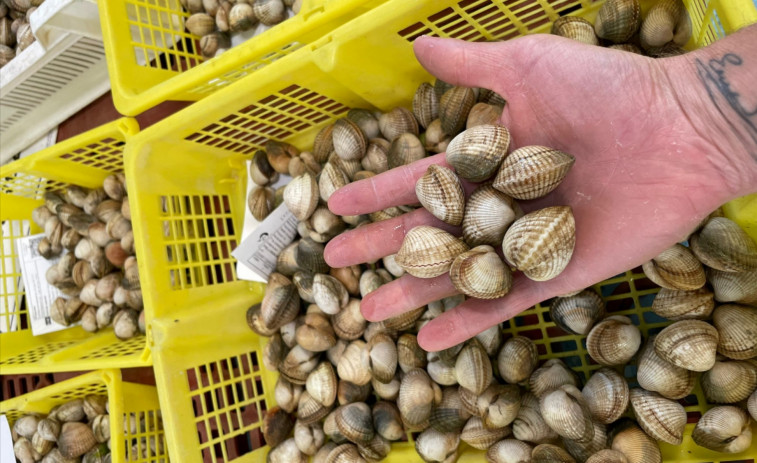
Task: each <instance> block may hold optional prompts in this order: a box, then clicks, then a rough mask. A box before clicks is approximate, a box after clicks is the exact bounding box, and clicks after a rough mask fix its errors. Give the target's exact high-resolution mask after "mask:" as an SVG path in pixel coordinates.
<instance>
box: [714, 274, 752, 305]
mask: <svg viewBox="0 0 757 463" xmlns="http://www.w3.org/2000/svg"><path fill="white" fill-rule="evenodd" d="M707 279H708V280H709V281H710V284H711V285H712V290H713V291H714V292H715V300H716V301H718V302H736V303H739V304H750V305H755V304H757V269H755V270H749V271H746V272H721V271H720V270H715V269H707Z"/></svg>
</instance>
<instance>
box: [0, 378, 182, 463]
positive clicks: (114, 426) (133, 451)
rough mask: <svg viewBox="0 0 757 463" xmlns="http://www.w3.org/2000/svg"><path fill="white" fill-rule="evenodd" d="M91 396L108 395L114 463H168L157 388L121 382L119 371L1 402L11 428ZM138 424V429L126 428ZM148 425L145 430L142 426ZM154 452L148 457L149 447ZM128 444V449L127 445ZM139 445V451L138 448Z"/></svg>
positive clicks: (1, 409) (1, 410)
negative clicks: (19, 421)
mask: <svg viewBox="0 0 757 463" xmlns="http://www.w3.org/2000/svg"><path fill="white" fill-rule="evenodd" d="M88 395H107V396H108V410H109V415H110V435H111V441H110V444H111V452H112V461H113V462H114V463H123V462H127V461H128V462H130V463H167V462H168V454H167V447H166V445H165V433H164V432H163V422H162V418H161V413H160V404H159V402H158V394H157V390H156V389H155V387H153V386H145V385H142V384H133V383H127V382H122V381H121V372H120V371H119V370H112V369H111V370H100V371H94V372H92V373H87V374H85V375H81V376H77V377H75V378H72V379H69V380H67V381H63V382H60V383H57V384H53V385H51V386H48V387H45V388H42V389H39V390H37V391H34V392H30V393H28V394H24V395H22V396H19V397H16V398H13V399H10V400H6V401H3V402H0V414H4V415H6V416H7V417H8V422H9V423H10V425H11V426H13V423H14V422H15V421H16V420H17V419H19V418H20V417H22V416H24V415H25V414H27V413H39V414H41V415H47V414H48V413H49V412H50V410H51V409H52V408H53V407H55V406H56V405H60V404H63V403H66V402H69V401H71V400H74V399H79V398H84V397H86V396H88ZM127 420H128V421H129V422H130V421H132V420H135V422H136V423H137V426H136V429H135V430H134V431H132V429H131V427H128V428H126V427H125V426H124V425H125V423H126V422H127ZM141 422H144V427H142V426H140V423H141ZM152 442H154V443H155V445H152V446H151V447H154V450H153V449H152V448H151V449H150V450H151V451H152V452H151V453H145V451H146V450H148V449H147V448H146V445H145V443H147V445H150V443H152ZM127 443H128V445H127ZM135 445H136V447H134V446H135Z"/></svg>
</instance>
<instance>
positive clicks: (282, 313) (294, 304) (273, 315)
mask: <svg viewBox="0 0 757 463" xmlns="http://www.w3.org/2000/svg"><path fill="white" fill-rule="evenodd" d="M281 278H283V279H285V280H286V281H285V282H284V284H282V285H280V286H278V287H276V288H273V289H270V288H268V289H267V290H266V292H265V295H264V296H263V301H262V302H261V305H260V314H261V316H262V319H263V324H264V325H265V326H266V327H268V328H269V329H278V328H280V327H281V326H283V325H286V324H287V323H289V322H291V321H292V320H294V319H295V318H297V312H298V311H299V310H300V297H299V295H298V294H297V288H296V287H295V286H294V284H292V282H291V281H290V280H289V279H288V278H286V277H284V276H283V275H282V276H281Z"/></svg>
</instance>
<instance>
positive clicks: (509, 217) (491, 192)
mask: <svg viewBox="0 0 757 463" xmlns="http://www.w3.org/2000/svg"><path fill="white" fill-rule="evenodd" d="M522 215H523V211H521V210H520V206H518V204H517V203H516V202H515V201H513V199H512V198H510V197H509V196H507V195H506V194H504V193H502V192H501V191H498V190H495V189H494V187H492V186H491V185H481V186H479V187H478V188H476V190H474V191H473V193H472V194H471V195H470V197H469V198H468V201H467V203H466V204H465V214H464V217H463V239H464V240H465V242H466V243H467V244H468V245H469V246H478V245H481V244H488V245H489V246H499V245H501V244H502V239H503V238H504V237H505V232H506V231H507V227H509V226H510V224H511V223H513V221H514V220H515V219H517V218H520V217H521V216H522Z"/></svg>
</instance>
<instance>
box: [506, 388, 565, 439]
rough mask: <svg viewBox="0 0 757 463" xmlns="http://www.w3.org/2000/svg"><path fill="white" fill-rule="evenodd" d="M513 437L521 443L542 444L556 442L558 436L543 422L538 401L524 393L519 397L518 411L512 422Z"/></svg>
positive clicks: (529, 394)
mask: <svg viewBox="0 0 757 463" xmlns="http://www.w3.org/2000/svg"><path fill="white" fill-rule="evenodd" d="M512 427H513V436H514V437H515V438H516V439H520V440H522V441H528V442H533V443H535V444H544V443H547V442H554V441H556V440H557V439H558V438H559V436H558V435H557V433H556V432H555V431H553V430H552V428H550V427H549V425H547V423H545V422H544V418H542V416H541V409H540V407H539V399H538V398H537V397H536V396H535V395H533V394H531V393H530V392H526V393H524V394H523V395H522V396H521V404H520V410H518V415H517V416H516V417H515V420H514V421H513V425H512Z"/></svg>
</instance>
